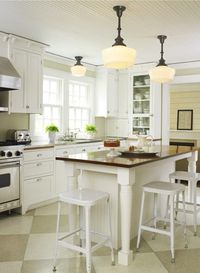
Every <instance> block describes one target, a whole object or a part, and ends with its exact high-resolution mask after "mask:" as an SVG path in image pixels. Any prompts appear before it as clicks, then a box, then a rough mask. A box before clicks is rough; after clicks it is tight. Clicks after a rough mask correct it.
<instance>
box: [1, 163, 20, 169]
mask: <svg viewBox="0 0 200 273" xmlns="http://www.w3.org/2000/svg"><path fill="white" fill-rule="evenodd" d="M20 165H21V164H20V162H7V163H2V164H0V169H2V168H10V167H19V166H20Z"/></svg>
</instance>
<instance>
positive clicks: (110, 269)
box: [93, 253, 168, 273]
mask: <svg viewBox="0 0 200 273" xmlns="http://www.w3.org/2000/svg"><path fill="white" fill-rule="evenodd" d="M93 265H94V269H95V272H96V273H133V272H134V273H168V271H167V270H166V268H165V267H164V266H163V265H162V263H161V262H160V261H159V259H158V258H157V257H156V255H155V254H154V253H137V254H136V255H134V259H133V261H132V262H131V264H130V265H129V266H122V265H118V264H116V265H115V266H112V265H111V262H110V259H109V257H108V256H106V257H94V258H93Z"/></svg>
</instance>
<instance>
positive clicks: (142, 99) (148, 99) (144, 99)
mask: <svg viewBox="0 0 200 273" xmlns="http://www.w3.org/2000/svg"><path fill="white" fill-rule="evenodd" d="M133 101H150V99H133Z"/></svg>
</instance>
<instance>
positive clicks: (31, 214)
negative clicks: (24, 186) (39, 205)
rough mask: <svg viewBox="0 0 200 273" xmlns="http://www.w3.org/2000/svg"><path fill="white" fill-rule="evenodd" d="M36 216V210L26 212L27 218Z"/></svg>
mask: <svg viewBox="0 0 200 273" xmlns="http://www.w3.org/2000/svg"><path fill="white" fill-rule="evenodd" d="M34 214H35V209H32V210H29V211H27V212H26V214H25V216H34Z"/></svg>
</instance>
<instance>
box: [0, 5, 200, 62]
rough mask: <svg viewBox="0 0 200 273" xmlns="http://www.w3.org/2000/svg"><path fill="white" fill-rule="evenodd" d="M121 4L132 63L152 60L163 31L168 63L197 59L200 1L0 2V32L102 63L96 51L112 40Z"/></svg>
mask: <svg viewBox="0 0 200 273" xmlns="http://www.w3.org/2000/svg"><path fill="white" fill-rule="evenodd" d="M117 4H121V5H125V6H126V11H125V12H124V13H123V16H122V37H123V38H124V42H125V43H126V44H127V46H129V47H133V48H135V49H136V50H137V63H142V62H151V61H157V60H158V58H159V51H160V45H159V41H158V40H157V39H156V37H157V35H158V34H165V35H167V36H168V39H167V40H166V42H165V45H164V47H165V48H164V49H165V58H166V60H167V62H168V63H174V62H181V61H191V60H192V61H193V60H200V1H189V0H188V1H174V0H171V1H153V0H149V1H142V0H138V1H128V0H127V1H114V0H107V1H105V0H91V1H76V0H68V1H67V0H66V1H37V0H36V1H30V0H27V1H19V0H18V1H8V0H7V1H2V0H1V1H0V30H1V31H5V32H9V33H14V34H17V35H21V36H24V37H28V38H31V39H34V40H37V41H41V42H43V43H47V44H49V45H50V47H49V49H48V51H50V52H53V53H56V54H59V55H63V56H66V57H69V58H73V57H74V56H76V55H81V56H83V57H84V61H85V62H88V63H91V64H95V65H100V64H102V59H101V51H102V49H104V48H106V47H109V46H111V45H112V44H113V42H114V38H115V37H116V32H117V31H116V28H117V17H116V14H115V12H114V11H113V9H112V8H113V6H114V5H117Z"/></svg>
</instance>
